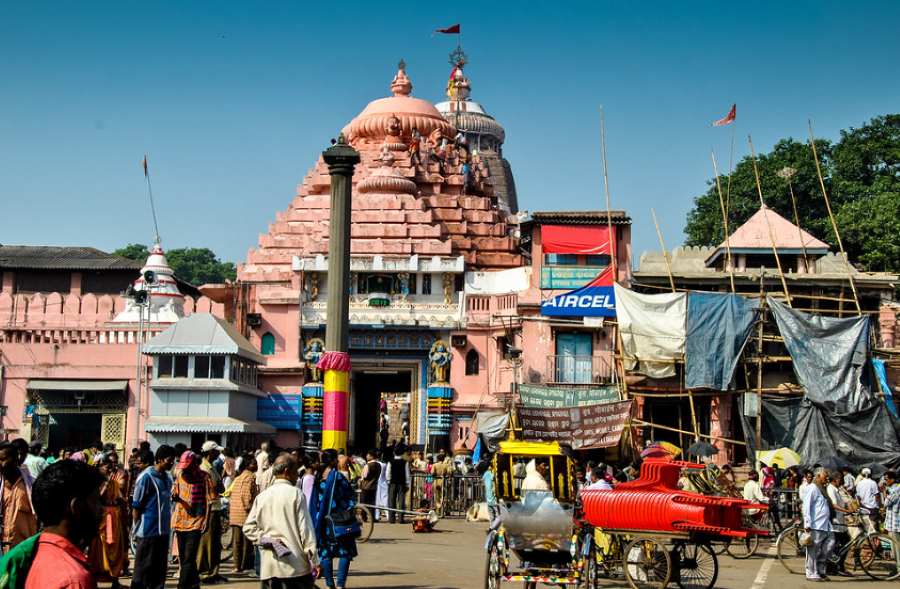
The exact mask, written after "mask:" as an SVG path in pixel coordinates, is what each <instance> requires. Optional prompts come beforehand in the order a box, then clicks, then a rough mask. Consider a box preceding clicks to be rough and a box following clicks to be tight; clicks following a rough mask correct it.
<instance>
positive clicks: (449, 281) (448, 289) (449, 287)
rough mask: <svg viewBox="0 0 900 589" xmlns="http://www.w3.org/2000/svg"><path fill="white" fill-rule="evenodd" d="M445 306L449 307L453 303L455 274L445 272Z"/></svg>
mask: <svg viewBox="0 0 900 589" xmlns="http://www.w3.org/2000/svg"><path fill="white" fill-rule="evenodd" d="M443 280H444V304H445V305H449V304H450V303H452V302H453V286H454V285H453V274H450V273H448V272H444V274H443Z"/></svg>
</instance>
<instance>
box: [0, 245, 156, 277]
mask: <svg viewBox="0 0 900 589" xmlns="http://www.w3.org/2000/svg"><path fill="white" fill-rule="evenodd" d="M141 266H143V263H142V262H140V261H137V260H130V259H128V258H123V257H121V256H115V255H113V254H108V253H106V252H104V251H100V250H98V249H96V248H92V247H79V246H75V247H69V246H50V245H0V268H9V269H22V270H25V269H27V270H134V271H135V272H136V271H138V270H140V269H141Z"/></svg>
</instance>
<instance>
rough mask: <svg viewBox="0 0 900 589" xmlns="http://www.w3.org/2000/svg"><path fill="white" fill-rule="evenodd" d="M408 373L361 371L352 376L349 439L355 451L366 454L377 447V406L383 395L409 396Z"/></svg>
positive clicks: (403, 371)
mask: <svg viewBox="0 0 900 589" xmlns="http://www.w3.org/2000/svg"><path fill="white" fill-rule="evenodd" d="M410 378H411V371H410V370H402V369H398V370H392V369H379V370H374V369H373V370H360V371H355V372H353V385H352V386H353V392H352V394H353V396H354V397H355V399H354V403H355V406H354V415H353V420H352V421H353V431H352V432H351V433H352V436H351V438H352V439H353V446H354V448H355V449H357V450H359V451H361V452H365V451H366V450H368V449H370V448H375V447H376V446H377V437H378V419H379V405H380V401H381V394H382V393H409V392H410Z"/></svg>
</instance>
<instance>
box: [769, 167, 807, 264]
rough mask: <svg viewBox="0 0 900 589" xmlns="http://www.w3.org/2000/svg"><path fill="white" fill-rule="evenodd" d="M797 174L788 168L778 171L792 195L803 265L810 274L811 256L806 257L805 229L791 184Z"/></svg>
mask: <svg viewBox="0 0 900 589" xmlns="http://www.w3.org/2000/svg"><path fill="white" fill-rule="evenodd" d="M796 173H797V170H795V169H794V168H791V167H789V166H788V167H784V168H781V169H780V170H778V172H777V175H778V176H780V177H782V178H784V179H785V180H786V181H787V185H788V191H789V192H790V193H791V208H792V209H793V210H794V223H795V224H796V225H797V237H799V238H800V249H801V250H803V265H804V266H805V267H806V271H807V273H808V272H810V269H809V256H808V255H806V242H804V241H803V229H801V228H800V214H799V213H797V199H796V198H795V197H794V183H793V182H791V178H793V177H794V174H796Z"/></svg>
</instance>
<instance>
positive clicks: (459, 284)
mask: <svg viewBox="0 0 900 589" xmlns="http://www.w3.org/2000/svg"><path fill="white" fill-rule="evenodd" d="M465 289H466V275H465V274H456V275H455V276H454V277H453V291H454V292H462V291H464V290H465Z"/></svg>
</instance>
